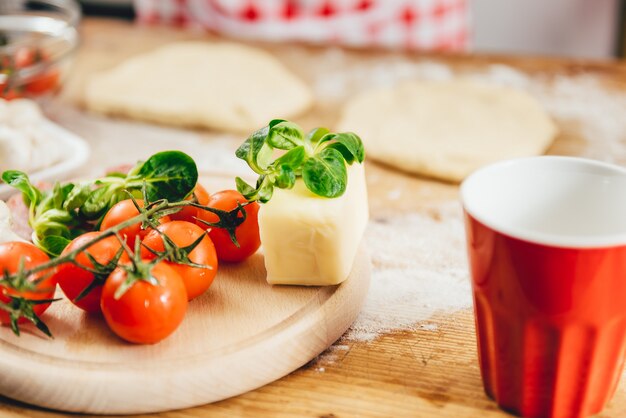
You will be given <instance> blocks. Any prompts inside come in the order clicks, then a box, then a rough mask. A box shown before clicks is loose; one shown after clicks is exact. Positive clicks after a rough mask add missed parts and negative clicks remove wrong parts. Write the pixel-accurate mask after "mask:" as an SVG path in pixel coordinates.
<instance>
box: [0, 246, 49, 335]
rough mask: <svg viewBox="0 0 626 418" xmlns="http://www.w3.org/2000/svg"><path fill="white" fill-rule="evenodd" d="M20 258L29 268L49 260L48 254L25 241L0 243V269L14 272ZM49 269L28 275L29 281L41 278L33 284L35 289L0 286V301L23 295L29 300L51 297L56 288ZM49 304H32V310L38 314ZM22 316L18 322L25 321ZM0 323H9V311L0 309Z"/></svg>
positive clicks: (17, 267) (5, 301) (8, 301)
mask: <svg viewBox="0 0 626 418" xmlns="http://www.w3.org/2000/svg"><path fill="white" fill-rule="evenodd" d="M21 260H23V263H24V268H26V269H31V268H33V267H36V266H38V265H40V264H43V263H45V262H47V261H49V260H50V258H49V257H48V255H47V254H46V253H44V252H43V251H42V250H40V249H39V248H37V247H35V246H34V245H33V244H30V243H26V242H18V241H13V242H5V243H3V244H0V270H1V271H7V272H8V273H15V272H17V271H18V269H19V265H20V262H21ZM50 273H51V272H50V271H42V272H39V273H36V274H33V275H32V276H30V277H28V280H29V281H36V280H41V281H40V282H39V283H37V285H36V286H35V290H29V291H19V290H15V289H12V288H9V287H5V286H0V302H2V303H10V302H11V296H15V297H23V298H24V299H30V300H44V299H52V298H53V297H54V291H55V288H56V282H55V281H54V276H53V275H52V274H50ZM49 306H50V303H43V304H40V305H33V312H34V313H35V315H37V316H40V315H41V314H43V313H44V312H45V311H46V309H48V307H49ZM27 321H28V320H27V319H26V318H24V317H21V318H19V319H18V322H19V323H23V322H27ZM0 323H2V324H4V325H7V324H10V323H11V320H10V317H9V313H8V312H6V311H5V310H3V309H0Z"/></svg>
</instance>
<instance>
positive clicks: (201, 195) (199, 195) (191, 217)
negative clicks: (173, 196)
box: [169, 183, 209, 223]
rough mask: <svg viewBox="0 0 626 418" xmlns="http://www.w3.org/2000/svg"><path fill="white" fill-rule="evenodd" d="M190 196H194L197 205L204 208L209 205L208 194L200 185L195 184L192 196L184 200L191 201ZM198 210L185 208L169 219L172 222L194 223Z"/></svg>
mask: <svg viewBox="0 0 626 418" xmlns="http://www.w3.org/2000/svg"><path fill="white" fill-rule="evenodd" d="M192 196H195V198H196V200H197V201H198V203H199V204H201V205H204V206H206V205H207V203H209V193H208V192H207V191H206V189H205V188H204V187H202V185H201V184H200V183H198V184H196V188H195V189H194V190H193V194H192V195H191V196H189V197H188V198H187V199H185V200H191V198H192ZM200 210H202V209H200V208H194V207H193V206H185V207H184V208H183V209H182V210H181V211H180V212H176V213H173V214H171V215H169V216H170V218H171V219H172V220H173V221H187V222H191V223H196V218H198V213H199V212H200Z"/></svg>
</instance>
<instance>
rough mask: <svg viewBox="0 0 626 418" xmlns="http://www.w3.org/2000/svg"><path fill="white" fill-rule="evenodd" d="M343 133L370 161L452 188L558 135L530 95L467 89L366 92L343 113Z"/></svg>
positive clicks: (412, 85)
mask: <svg viewBox="0 0 626 418" xmlns="http://www.w3.org/2000/svg"><path fill="white" fill-rule="evenodd" d="M338 130H340V131H354V132H356V133H358V134H359V135H360V136H361V138H362V139H363V142H364V144H365V148H366V150H367V151H368V157H370V158H373V159H376V160H378V161H381V162H384V163H387V164H390V165H392V166H395V167H398V168H400V169H402V170H406V171H409V172H412V173H416V174H422V175H426V176H430V177H435V178H439V179H443V180H447V181H454V182H458V181H461V180H463V179H464V178H465V177H466V176H467V175H468V174H470V173H471V172H472V171H474V170H475V169H477V168H479V167H481V166H483V165H485V164H488V163H491V162H494V161H497V160H502V159H507V158H514V157H522V156H532V155H538V154H542V153H544V152H545V150H546V149H547V148H548V146H549V145H550V144H551V143H552V141H553V140H554V137H555V136H556V134H557V128H556V125H555V124H554V122H553V121H552V120H551V119H550V117H549V116H548V115H547V114H546V112H545V111H544V110H543V109H542V108H541V106H540V105H539V103H538V102H537V101H536V100H535V99H533V98H532V97H531V96H530V95H528V94H527V93H525V92H523V91H520V90H515V89H512V88H508V87H499V86H487V85H481V84H473V83H471V82H469V81H446V82H428V81H411V82H405V83H401V84H399V85H397V86H395V87H393V88H384V89H378V90H371V91H367V92H365V93H363V94H361V95H360V96H357V97H355V98H354V99H352V100H351V101H350V102H349V103H348V104H347V105H346V107H345V108H344V112H343V117H342V120H341V121H340V123H339V127H338Z"/></svg>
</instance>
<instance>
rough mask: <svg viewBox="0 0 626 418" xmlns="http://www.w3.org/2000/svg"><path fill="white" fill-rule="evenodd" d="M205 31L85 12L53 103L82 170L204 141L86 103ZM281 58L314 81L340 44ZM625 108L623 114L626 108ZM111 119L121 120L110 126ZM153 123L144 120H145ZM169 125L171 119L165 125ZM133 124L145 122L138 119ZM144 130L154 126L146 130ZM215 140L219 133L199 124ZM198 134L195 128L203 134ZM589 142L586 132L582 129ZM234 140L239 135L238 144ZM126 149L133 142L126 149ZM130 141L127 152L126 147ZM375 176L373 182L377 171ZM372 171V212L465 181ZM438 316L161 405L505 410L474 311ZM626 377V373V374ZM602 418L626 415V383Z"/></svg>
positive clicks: (563, 67)
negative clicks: (105, 75)
mask: <svg viewBox="0 0 626 418" xmlns="http://www.w3.org/2000/svg"><path fill="white" fill-rule="evenodd" d="M206 36H207V35H205V34H202V33H190V32H181V31H176V30H173V29H166V28H141V27H136V26H133V25H131V24H129V23H126V22H121V21H114V20H96V19H86V20H85V21H84V23H83V27H82V43H81V47H80V49H79V52H78V54H77V56H76V62H75V66H74V71H73V73H72V77H71V80H70V82H69V83H68V85H67V87H66V89H65V90H64V92H63V94H62V95H61V97H60V98H59V99H57V100H55V101H54V102H52V103H49V104H48V105H47V106H46V111H47V112H48V114H49V115H51V117H52V118H53V119H56V120H57V121H58V122H59V123H61V124H63V125H66V126H67V127H68V128H70V129H72V130H74V131H76V132H77V133H78V134H80V135H82V136H84V137H85V138H86V139H87V140H88V141H89V142H90V144H91V146H92V149H93V155H92V157H91V160H90V163H89V165H88V168H86V169H85V173H95V172H97V171H98V170H102V169H103V168H104V167H106V166H108V165H111V164H116V163H121V162H129V161H131V162H132V161H134V160H136V159H137V158H145V156H146V155H149V152H151V151H156V150H157V149H160V148H163V147H166V146H173V145H176V146H180V147H182V148H185V147H193V146H199V147H207V149H210V145H206V143H203V144H199V143H197V142H194V141H196V140H195V139H193V140H192V139H189V137H188V135H186V134H185V133H184V132H182V131H180V132H179V131H178V130H165V131H164V132H165V134H160V135H155V134H154V133H153V132H151V133H149V134H148V133H146V135H148V136H149V138H150V139H151V140H150V141H143V142H142V141H141V138H133V139H132V142H134V146H130V147H129V146H128V142H129V138H120V135H119V133H120V132H121V131H120V130H119V129H118V128H116V129H114V130H109V129H108V128H107V127H106V126H107V125H106V121H104V122H103V119H102V118H98V119H96V120H97V122H94V119H93V117H91V118H90V117H87V116H86V115H85V114H84V111H83V110H82V109H81V92H82V86H83V82H84V80H85V77H86V76H88V75H89V74H91V73H93V72H94V71H97V70H99V69H103V68H109V67H111V66H112V65H114V64H116V63H118V62H120V61H121V60H123V59H124V58H126V57H129V56H131V55H133V54H135V53H137V52H141V51H147V50H150V49H152V48H154V47H157V46H159V45H161V44H163V43H165V42H170V41H173V40H181V39H191V38H193V39H195V38H203V37H206ZM263 47H266V48H267V49H268V50H270V51H271V52H272V53H274V54H275V55H276V56H277V57H279V58H280V59H281V60H282V61H283V62H285V64H287V65H288V66H289V67H291V68H292V69H293V70H294V71H295V72H296V73H298V74H299V75H300V76H301V77H302V78H303V79H305V80H311V75H312V72H314V71H317V69H318V68H319V67H316V66H315V65H313V64H312V63H313V62H318V61H320V60H323V59H327V58H328V57H329V54H330V55H331V58H332V53H333V52H332V51H331V52H329V51H328V50H325V49H324V48H316V47H305V46H293V45H292V46H285V45H282V46H279V45H269V46H263ZM343 54H346V56H347V57H348V62H350V63H358V64H359V65H361V66H362V65H369V64H371V65H375V64H377V63H380V62H386V61H391V60H399V59H401V60H406V61H417V60H423V59H428V60H437V61H438V62H442V63H445V64H446V65H449V66H450V67H451V68H454V69H456V68H466V67H481V66H487V65H491V64H494V63H502V64H506V65H508V66H511V67H513V68H516V69H518V70H520V71H523V72H525V73H529V74H538V73H540V74H543V75H545V76H547V77H550V76H552V75H556V74H560V75H565V76H574V75H577V74H582V73H584V74H591V75H593V76H594V77H596V78H597V79H599V80H601V81H602V82H604V83H607V84H609V85H611V86H613V87H614V88H616V89H623V88H624V86H623V84H624V83H626V66H625V65H624V64H621V63H617V62H581V61H570V60H561V59H548V58H515V57H497V56H459V55H457V56H438V55H420V56H404V55H402V54H399V53H386V52H371V51H370V52H359V51H347V52H346V51H344V52H343ZM339 105H340V103H322V104H319V105H317V106H316V107H315V109H314V110H313V111H312V112H310V113H309V114H307V115H306V116H305V117H303V118H300V119H299V120H298V122H301V123H302V124H303V125H304V126H305V127H306V128H310V127H312V126H314V125H320V124H322V125H328V126H332V125H333V124H334V122H335V121H336V118H337V106H339ZM625 117H626V116H625ZM111 129H113V128H111ZM146 129H147V128H146ZM164 129H165V128H164ZM133 132H135V133H138V132H141V131H140V128H137V129H136V130H135V131H133ZM146 132H147V131H146ZM194 135H195V136H197V135H200V136H202V137H206V138H210V137H211V136H212V135H214V133H211V132H197V131H196V132H194ZM580 135H582V134H581V133H580V132H576V130H575V128H571V127H567V128H566V129H563V134H562V135H561V136H560V137H559V138H558V139H557V141H556V143H555V145H554V146H553V147H552V149H551V150H550V152H552V153H560V154H577V153H578V150H579V149H580V142H581V138H580ZM195 136H194V138H195ZM583 140H589V139H588V138H587V139H584V138H583ZM235 146H236V143H235V142H233V147H235ZM122 147H124V148H122ZM120 150H123V151H120ZM374 177H375V178H376V181H372V179H373V178H374ZM368 180H369V193H370V209H371V213H372V218H376V217H384V216H390V215H394V214H398V213H407V212H419V211H422V210H424V208H427V207H428V206H429V205H432V204H434V203H437V202H446V201H453V200H455V199H456V198H457V186H455V185H451V184H445V183H441V182H435V181H431V180H428V179H423V178H419V177H412V176H407V175H405V174H402V173H399V172H396V171H394V170H391V169H388V168H386V167H384V166H382V165H378V164H371V163H370V164H369V166H368ZM398 183H402V185H403V186H402V187H403V188H404V191H405V192H406V193H405V196H410V197H409V198H407V199H403V200H402V201H393V202H390V201H389V200H388V199H386V198H385V196H386V193H387V191H388V190H389V189H390V187H392V186H393V185H394V184H398ZM429 321H431V322H434V323H436V324H437V330H436V331H433V330H426V329H423V330H421V329H416V330H413V331H402V332H395V333H390V334H386V335H382V336H379V337H378V338H376V339H375V340H374V341H369V342H358V341H357V342H354V341H342V342H341V344H342V345H343V346H347V347H344V348H345V349H342V350H341V353H340V355H339V356H338V358H337V359H336V360H335V361H334V362H332V364H327V365H325V367H324V371H323V373H320V370H319V368H318V367H316V366H315V362H312V363H310V364H309V365H307V366H304V367H302V368H301V369H299V370H297V371H295V372H293V373H292V374H290V375H288V376H286V377H284V378H283V379H281V380H279V381H276V382H274V383H272V384H270V385H267V386H265V387H262V388H260V389H258V390H255V391H253V392H250V393H246V394H244V395H241V396H238V397H236V398H232V399H228V400H224V401H221V402H218V403H215V404H212V405H206V406H202V407H198V408H194V409H189V410H183V411H172V412H168V413H162V414H160V416H162V417H172V418H173V417H205V416H207V417H208V416H210V417H237V416H249V417H273V418H275V417H292V416H297V417H320V418H322V417H327V418H331V417H334V418H340V417H342V418H343V417H405V416H406V417H409V416H411V417H413V416H419V417H455V418H463V417H478V416H481V417H483V418H490V417H504V416H507V414H505V413H503V412H501V411H500V410H499V409H498V408H497V406H496V405H495V403H494V402H493V401H491V400H490V399H488V398H487V397H486V396H485V394H484V392H483V389H482V384H481V380H480V374H479V369H478V361H477V355H476V348H475V343H476V341H475V334H474V322H473V315H472V311H471V309H465V310H462V311H460V312H455V313H441V314H436V315H435V317H433V318H430V319H429ZM622 380H626V379H622ZM0 415H1V416H7V417H56V416H62V415H63V414H59V413H56V412H51V411H45V410H41V409H38V408H34V407H30V406H26V405H22V404H18V403H16V402H14V401H11V400H8V399H3V400H2V402H1V403H0ZM600 416H601V417H605V418H608V417H623V416H626V382H622V384H621V386H620V388H619V389H618V391H617V394H616V396H615V398H614V399H613V400H612V401H611V403H610V404H609V406H608V407H607V408H606V409H605V411H604V412H603V413H602V414H601V415H600Z"/></svg>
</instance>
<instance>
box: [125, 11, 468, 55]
mask: <svg viewBox="0 0 626 418" xmlns="http://www.w3.org/2000/svg"><path fill="white" fill-rule="evenodd" d="M135 9H136V12H137V16H138V20H139V21H140V22H144V23H166V24H174V25H182V26H185V25H200V26H203V27H205V28H207V29H208V30H211V31H215V32H217V33H222V34H224V35H226V36H233V37H240V38H247V39H263V40H271V41H283V40H296V41H305V42H314V43H337V44H342V45H349V46H355V47H389V48H406V49H417V50H440V51H441V50H443V51H463V50H465V49H467V47H468V43H469V30H468V26H469V18H468V11H467V0H135Z"/></svg>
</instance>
